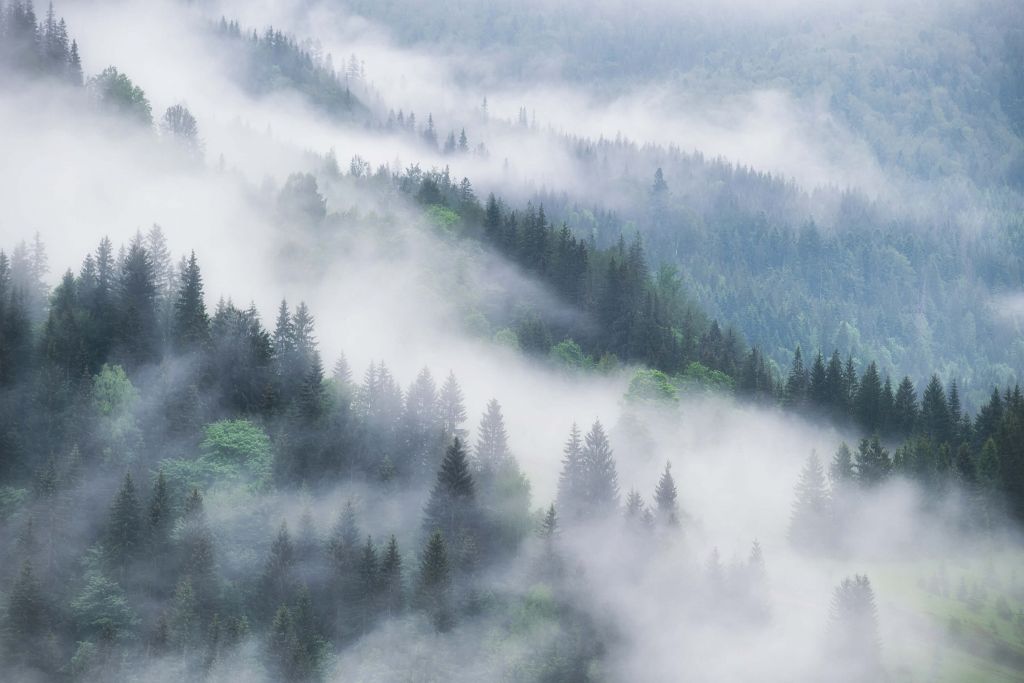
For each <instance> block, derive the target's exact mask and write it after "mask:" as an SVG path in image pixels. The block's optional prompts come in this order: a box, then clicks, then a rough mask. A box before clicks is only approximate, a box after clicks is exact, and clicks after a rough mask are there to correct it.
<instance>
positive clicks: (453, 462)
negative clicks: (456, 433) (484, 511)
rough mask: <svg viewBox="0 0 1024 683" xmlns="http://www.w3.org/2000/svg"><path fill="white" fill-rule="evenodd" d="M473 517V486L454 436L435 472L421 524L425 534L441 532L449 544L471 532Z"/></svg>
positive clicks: (472, 530)
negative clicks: (434, 479)
mask: <svg viewBox="0 0 1024 683" xmlns="http://www.w3.org/2000/svg"><path fill="white" fill-rule="evenodd" d="M475 518H476V486H475V483H474V482H473V475H472V474H471V473H470V469H469V461H468V459H467V458H466V451H465V449H464V448H463V447H462V441H461V440H460V439H458V438H456V439H455V441H454V442H453V443H452V445H451V446H449V447H448V450H447V452H446V453H445V457H444V460H443V461H442V462H441V468H440V469H439V470H438V472H437V481H436V482H435V483H434V488H433V489H432V490H431V492H430V500H429V502H428V503H427V508H426V511H425V516H424V520H423V527H424V529H425V531H426V532H427V533H428V534H430V533H433V532H435V531H440V532H441V534H442V535H443V536H444V538H445V540H446V541H447V542H448V546H449V547H452V544H453V543H454V542H455V541H456V540H457V539H460V538H461V537H462V536H463V534H466V533H469V534H473V533H474V531H475V530H474V523H475V521H476V520H475Z"/></svg>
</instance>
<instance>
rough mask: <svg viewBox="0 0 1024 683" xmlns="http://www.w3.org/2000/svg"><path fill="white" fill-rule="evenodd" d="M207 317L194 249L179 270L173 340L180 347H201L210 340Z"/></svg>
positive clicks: (201, 279) (192, 348) (190, 348)
mask: <svg viewBox="0 0 1024 683" xmlns="http://www.w3.org/2000/svg"><path fill="white" fill-rule="evenodd" d="M209 336H210V318H209V316H208V315H207V314H206V303H205V302H204V301H203V278H202V275H201V274H200V272H199V264H198V262H197V261H196V253H195V252H194V251H193V252H191V254H190V255H189V258H188V262H187V263H186V265H185V268H184V270H183V271H182V273H181V284H180V285H179V287H178V295H177V298H176V299H175V301H174V343H175V347H176V348H177V349H178V350H181V351H191V350H194V349H198V348H201V347H202V346H203V345H204V344H206V342H207V341H208V340H209Z"/></svg>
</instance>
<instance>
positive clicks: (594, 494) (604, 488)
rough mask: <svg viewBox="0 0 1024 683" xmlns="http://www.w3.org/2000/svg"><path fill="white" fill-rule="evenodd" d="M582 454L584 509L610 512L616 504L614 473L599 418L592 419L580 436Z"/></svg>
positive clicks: (617, 490)
mask: <svg viewBox="0 0 1024 683" xmlns="http://www.w3.org/2000/svg"><path fill="white" fill-rule="evenodd" d="M582 457H583V464H584V468H585V472H586V476H585V481H586V501H587V506H588V508H589V509H590V510H591V511H592V512H594V513H596V514H599V515H601V514H610V513H612V512H614V511H615V509H616V508H617V507H618V505H619V483H618V474H617V473H616V471H615V460H614V459H613V457H612V449H611V445H610V444H609V443H608V437H607V436H605V433H604V428H603V427H602V426H601V423H600V421H597V422H594V424H593V426H592V427H591V428H590V431H589V432H588V433H587V435H586V436H585V437H584V439H583V454H582Z"/></svg>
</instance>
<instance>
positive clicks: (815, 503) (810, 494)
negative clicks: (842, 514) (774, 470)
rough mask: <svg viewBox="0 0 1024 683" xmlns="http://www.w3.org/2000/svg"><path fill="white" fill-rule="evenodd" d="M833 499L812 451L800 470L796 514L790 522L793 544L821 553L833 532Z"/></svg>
mask: <svg viewBox="0 0 1024 683" xmlns="http://www.w3.org/2000/svg"><path fill="white" fill-rule="evenodd" d="M830 502H831V501H830V499H829V491H828V488H827V485H826V483H825V471H824V469H823V468H822V466H821V460H820V459H819V458H818V454H817V453H814V452H812V453H811V455H810V457H808V458H807V462H806V463H804V466H803V469H802V470H801V471H800V479H799V481H798V482H797V485H796V497H795V499H794V501H793V512H792V515H791V516H790V520H789V541H790V543H792V544H793V545H794V546H795V547H797V548H800V549H802V550H810V551H816V550H821V549H823V548H824V547H825V545H826V544H827V541H828V539H829V535H830V534H829V532H830V517H831V509H830Z"/></svg>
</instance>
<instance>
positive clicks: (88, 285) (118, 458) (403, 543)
mask: <svg viewBox="0 0 1024 683" xmlns="http://www.w3.org/2000/svg"><path fill="white" fill-rule="evenodd" d="M47 270H48V264H47V259H46V255H45V249H44V248H43V247H42V245H41V243H39V242H38V241H37V242H36V243H34V244H33V246H32V247H19V248H17V249H15V251H14V257H13V258H11V259H8V258H7V256H6V255H5V254H0V321H2V323H3V324H2V326H0V401H2V404H0V407H2V410H0V419H2V420H3V424H2V425H0V446H2V448H0V452H2V453H3V459H2V462H0V467H2V469H0V522H2V524H3V525H4V528H5V530H6V533H4V534H3V542H4V548H3V551H4V556H5V557H7V558H10V560H11V561H9V562H6V563H4V566H3V568H2V569H0V572H2V573H3V576H2V579H3V581H4V584H3V585H4V590H3V593H2V597H3V646H4V650H3V652H4V658H5V662H6V666H7V667H8V668H7V669H6V671H7V672H9V673H10V674H12V675H16V676H37V677H40V678H42V679H57V680H60V679H68V678H72V679H82V680H95V679H97V678H102V679H118V678H121V677H124V676H127V675H128V674H129V672H131V671H139V670H140V669H139V667H142V666H151V665H154V662H156V663H161V664H160V666H162V667H165V668H163V669H161V674H160V675H163V676H172V677H173V676H189V677H199V676H203V675H207V674H209V675H211V676H222V675H224V671H225V667H227V669H226V670H227V671H230V670H231V667H233V666H240V665H241V664H240V663H241V662H245V664H244V666H245V670H246V671H248V672H255V673H251V675H254V676H267V677H269V678H271V679H277V680H292V681H304V680H316V679H318V678H320V677H322V676H323V675H325V674H326V673H328V672H329V670H330V668H331V666H332V661H333V657H334V653H336V652H340V651H343V650H344V648H346V647H347V646H349V645H351V644H353V643H355V642H357V641H358V640H359V638H360V637H361V636H364V635H366V634H368V633H370V632H372V631H373V630H374V629H375V628H377V627H378V626H380V625H381V624H382V623H384V622H386V621H389V620H399V621H402V620H405V621H403V622H402V623H406V622H408V623H412V624H421V626H415V628H430V629H435V630H437V631H441V632H445V631H449V630H452V629H456V628H458V626H459V625H460V624H462V623H466V624H469V625H472V624H473V623H478V622H483V623H494V620H497V623H498V624H499V626H498V628H499V629H502V630H508V629H510V628H511V629H512V631H511V632H510V633H512V634H519V635H522V631H523V629H526V630H527V631H528V632H532V631H530V629H540V631H541V632H542V633H544V634H545V635H544V636H543V645H542V646H541V647H540V649H539V650H538V651H537V652H534V653H533V654H531V656H530V658H529V662H528V663H520V664H518V665H517V666H518V667H520V669H519V671H520V673H519V676H520V677H521V678H524V679H528V680H535V679H542V680H585V679H587V678H589V677H592V676H594V675H597V672H598V671H599V670H600V662H601V656H602V654H603V652H604V650H605V648H606V647H607V646H608V644H609V643H613V642H615V639H616V638H617V637H618V635H617V634H616V632H615V629H614V628H613V627H612V626H611V625H609V624H606V623H604V621H603V619H602V618H600V617H599V616H595V615H594V614H592V613H590V612H589V611H586V610H585V611H581V609H580V607H579V600H578V598H575V597H574V596H578V594H579V592H580V591H584V590H585V589H584V588H583V586H582V585H581V583H580V582H581V581H584V580H583V579H582V575H581V574H580V571H581V570H580V569H578V568H575V567H574V560H573V559H572V558H573V556H572V554H571V553H567V552H564V551H563V549H562V543H564V542H565V541H566V540H568V538H571V537H572V536H574V535H575V534H586V533H594V532H593V531H590V532H588V531H587V529H588V528H592V527H593V525H595V524H603V525H604V526H601V527H599V532H598V533H600V534H602V535H605V536H606V535H607V534H609V533H612V534H615V535H616V537H617V538H619V541H618V542H621V543H627V544H637V551H638V552H642V553H644V554H648V555H652V554H656V553H657V552H658V548H659V547H662V548H665V549H667V548H671V547H672V546H673V545H674V544H676V543H678V542H679V539H681V538H682V535H683V533H684V531H685V529H686V527H687V526H688V524H689V515H688V514H687V512H686V510H685V508H684V506H682V505H681V504H680V501H679V500H678V493H677V489H676V484H675V481H674V479H673V475H672V470H671V465H670V464H666V466H665V468H664V470H663V472H662V474H661V477H660V480H659V481H658V484H657V487H656V488H655V489H654V490H653V491H652V492H650V497H649V498H648V499H647V500H648V501H649V502H646V501H645V499H644V496H643V495H642V494H641V493H640V492H638V491H636V490H631V491H629V492H628V493H627V494H626V495H625V497H624V498H623V496H622V492H621V491H620V489H619V482H618V474H617V467H616V460H615V456H614V453H613V451H612V447H611V443H610V440H609V437H608V436H607V435H606V432H605V430H604V428H603V426H602V425H601V423H600V422H595V423H594V424H593V425H592V426H591V427H590V428H589V429H588V430H587V432H586V434H583V433H582V432H581V430H579V429H578V428H577V427H576V426H575V425H573V426H572V428H571V430H570V432H569V435H568V438H567V440H566V442H565V444H564V448H563V461H562V471H561V475H560V477H559V482H558V489H557V498H556V501H555V502H554V503H552V504H550V505H548V506H546V507H543V506H542V508H541V509H534V508H533V507H532V504H533V502H532V501H531V494H530V485H529V482H528V481H527V479H526V478H525V476H524V475H523V474H522V472H521V471H520V469H519V466H518V464H517V462H516V459H515V457H514V456H513V455H512V452H511V448H510V444H509V441H510V435H509V434H508V432H507V430H506V428H505V423H504V417H503V415H502V411H501V406H500V405H499V403H498V402H497V401H496V400H492V401H491V402H490V403H489V404H488V405H487V407H486V410H485V412H484V414H483V415H482V416H481V418H480V421H479V426H478V427H477V429H476V432H475V437H476V438H475V441H474V443H473V445H472V447H469V446H468V445H467V443H469V433H468V430H467V429H466V423H467V421H468V415H467V411H466V407H465V404H464V401H463V398H462V392H461V389H460V387H459V384H458V382H457V380H456V378H455V377H454V375H451V374H449V375H448V377H447V378H446V379H445V380H444V381H443V382H441V383H440V384H439V383H438V382H436V381H435V380H434V378H433V376H432V374H431V373H430V371H429V370H427V369H424V370H423V371H421V372H420V373H419V374H418V375H417V377H416V378H415V380H414V381H413V382H412V383H411V384H410V385H409V387H408V388H407V389H406V390H405V391H403V390H402V389H401V388H400V387H399V385H398V382H397V380H396V379H395V378H394V377H393V376H392V374H391V373H390V371H389V370H388V368H387V366H386V365H385V364H384V363H383V362H381V363H374V364H372V365H371V366H370V367H369V368H368V369H367V371H366V372H365V374H364V376H363V378H362V380H361V381H356V380H354V379H353V377H352V376H351V371H350V369H349V367H348V364H347V362H346V361H345V359H344V357H343V356H342V357H340V358H338V359H337V361H336V362H335V363H334V364H333V366H332V369H331V370H330V371H329V372H328V371H325V369H324V366H323V363H322V361H321V358H320V355H319V350H318V344H317V341H316V336H315V329H314V320H313V316H312V314H311V312H310V311H309V310H308V308H307V307H306V306H305V305H304V304H301V303H300V304H299V305H298V306H296V307H294V308H291V307H289V306H288V304H287V303H285V302H282V303H281V305H280V307H279V309H278V314H277V316H276V318H275V320H274V323H273V325H272V326H271V327H265V326H264V325H263V323H262V322H261V320H260V316H259V314H258V313H257V312H256V310H255V309H254V308H253V307H248V308H242V309H240V308H238V307H236V306H235V305H233V304H232V303H231V302H228V301H223V300H222V301H221V302H219V303H218V305H217V306H216V308H215V309H214V310H213V311H212V312H208V311H207V309H206V305H205V303H204V291H203V279H202V274H201V272H200V269H199V265H198V262H197V259H196V257H195V254H194V253H193V254H190V255H189V256H188V257H185V258H182V259H181V260H179V261H178V262H177V263H175V262H174V260H173V259H172V257H171V255H170V253H169V251H168V249H167V245H166V242H165V240H164V237H163V234H162V231H161V230H160V229H159V228H158V227H154V228H153V229H152V230H150V231H149V232H148V233H147V234H146V235H142V234H138V235H137V236H136V237H135V238H133V239H132V240H131V242H130V243H129V244H127V245H124V246H122V247H120V248H118V249H116V250H115V248H114V246H113V245H112V244H111V242H110V241H109V240H107V239H104V240H102V241H101V243H100V244H99V246H98V248H97V249H96V251H95V252H94V253H92V254H89V255H88V256H87V257H86V258H85V259H84V261H83V263H82V265H81V268H80V269H79V272H78V273H77V274H75V273H73V272H71V271H68V272H67V273H66V274H65V275H64V276H63V278H62V279H61V281H60V283H59V284H58V285H57V286H56V287H55V288H54V290H53V292H52V293H49V295H48V296H47V294H48V293H47V291H46V287H45V286H44V285H43V283H42V280H41V277H42V275H43V274H45V273H46V271H47ZM640 393H642V392H640ZM355 484H358V485H359V486H360V487H361V488H360V489H359V490H361V491H362V494H360V495H358V496H356V497H352V498H349V499H348V501H347V502H345V503H344V504H342V503H341V500H342V498H341V497H339V496H338V495H337V494H336V491H337V490H338V487H342V486H346V485H347V486H352V485H355ZM321 493H326V494H329V495H328V496H327V500H329V501H330V502H329V503H328V506H329V507H330V510H329V513H330V515H331V516H333V521H332V522H330V523H325V522H324V517H323V515H322V514H321V515H318V517H319V521H318V519H317V518H316V517H314V515H313V513H312V510H311V508H312V505H313V503H311V502H310V501H312V500H313V496H316V495H318V494H321ZM281 496H290V497H292V498H293V499H295V500H297V501H299V502H298V505H297V507H298V508H300V509H301V510H302V512H301V515H296V514H295V513H294V512H292V513H291V514H290V515H289V514H288V513H287V512H286V511H285V510H283V509H282V507H281V506H280V504H279V503H276V502H275V501H279V500H280V497H281ZM208 499H212V500H214V501H216V503H217V510H218V513H217V514H218V517H217V519H214V520H211V519H209V517H208V503H207V501H208ZM302 501H305V502H302ZM293 507H295V505H294V504H293ZM226 508H227V509H230V508H236V509H240V510H241V511H242V512H241V514H240V516H239V517H238V518H230V516H229V518H228V519H225V517H224V515H225V514H226V513H225V509H226ZM296 517H297V519H296ZM289 518H290V523H289V521H288V520H289ZM764 562H765V560H764V555H763V552H762V550H761V548H760V546H759V545H758V544H757V543H756V542H755V543H754V545H753V547H752V550H751V553H750V557H749V558H748V559H746V560H744V561H742V562H737V563H733V564H730V565H724V564H723V563H722V562H721V560H720V559H719V557H718V554H717V551H715V552H714V553H712V555H711V556H710V557H709V558H708V560H707V563H706V565H705V566H704V568H703V569H701V570H699V571H697V572H696V574H694V575H693V576H691V577H689V578H688V581H689V582H690V583H691V585H696V586H701V587H702V590H701V591H698V594H699V595H702V596H705V597H706V598H707V599H706V600H704V599H701V600H700V601H697V602H696V603H694V604H692V605H690V607H689V608H688V609H692V610H693V611H694V614H695V615H698V616H700V617H701V618H703V619H722V620H726V621H728V620H730V619H735V620H739V621H742V622H744V623H749V622H750V620H751V619H753V620H754V623H761V622H763V621H764V620H767V619H770V615H771V606H770V604H769V603H770V601H769V596H768V592H767V588H766V585H765V567H764ZM505 572H514V573H515V579H514V580H512V581H511V583H510V581H509V580H508V577H507V576H505V577H504V578H503V579H495V578H494V577H495V575H496V574H497V575H498V576H499V577H500V576H502V574H503V573H505ZM522 581H527V582H529V583H528V584H527V585H533V586H534V589H533V590H532V592H528V593H527V594H525V595H524V594H522V592H521V590H520V589H516V588H514V586H515V585H520V586H521V585H523V584H522ZM857 581H858V582H860V581H861V579H858V580H857ZM864 581H865V583H864V584H861V583H855V584H850V585H848V584H846V583H844V584H843V585H842V586H840V587H839V588H838V589H837V592H836V597H835V600H836V604H835V606H834V609H833V617H832V621H831V624H832V628H834V629H838V632H839V634H840V635H838V636H837V637H836V638H835V639H834V640H833V643H839V644H841V645H842V647H841V648H840V649H841V654H842V656H844V657H847V658H849V659H850V661H856V662H859V664H858V666H862V665H864V666H866V665H870V666H875V665H877V663H878V644H877V642H875V641H874V640H872V639H871V638H870V637H868V636H869V635H870V633H872V629H877V623H876V621H875V619H874V616H873V614H874V612H873V609H874V608H873V602H872V601H873V597H872V594H871V591H870V588H869V586H867V584H866V580H864ZM584 583H585V581H584ZM851 586H852V587H851ZM538 591H539V592H538ZM866 614H867V615H870V618H866V617H865V615H866ZM509 619H512V621H513V624H515V623H518V624H519V625H518V626H511V625H509V624H508V623H507V622H508V620H509ZM409 620H411V621H409ZM501 624H505V625H503V626H502V625H501ZM470 627H471V626H470ZM851 634H852V635H851ZM865 634H867V635H865ZM510 637H511V636H510ZM849 643H853V644H854V645H852V646H851V645H849ZM851 647H853V650H851V649H850V648H851ZM862 650H863V651H862ZM836 656H839V655H836ZM175 667H177V668H175ZM595 667H597V668H595ZM858 670H860V669H858ZM154 675H155V674H154ZM396 675H401V674H400V672H399V673H398V674H396Z"/></svg>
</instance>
